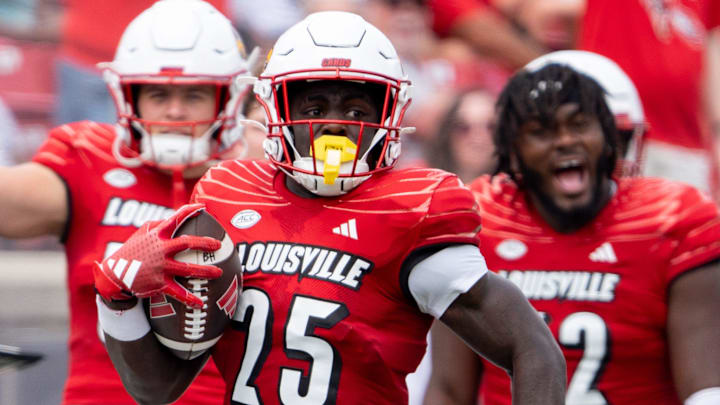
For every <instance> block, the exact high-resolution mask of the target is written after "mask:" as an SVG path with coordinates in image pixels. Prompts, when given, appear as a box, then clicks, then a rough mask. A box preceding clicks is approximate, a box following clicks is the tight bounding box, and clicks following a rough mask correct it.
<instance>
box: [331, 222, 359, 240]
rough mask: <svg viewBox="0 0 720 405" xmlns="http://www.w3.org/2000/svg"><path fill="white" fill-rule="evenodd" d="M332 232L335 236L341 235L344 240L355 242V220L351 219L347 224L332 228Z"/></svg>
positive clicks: (356, 235) (356, 237) (356, 234)
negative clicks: (353, 240)
mask: <svg viewBox="0 0 720 405" xmlns="http://www.w3.org/2000/svg"><path fill="white" fill-rule="evenodd" d="M332 231H333V233H334V234H336V235H342V236H344V237H346V238H350V239H355V240H357V239H358V233H357V225H356V223H355V218H353V219H351V220H349V221H347V222H343V223H342V224H340V226H336V227H335V228H333V230H332Z"/></svg>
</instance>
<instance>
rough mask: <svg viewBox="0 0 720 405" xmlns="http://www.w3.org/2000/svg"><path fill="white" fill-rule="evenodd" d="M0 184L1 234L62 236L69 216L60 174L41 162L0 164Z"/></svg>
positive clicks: (7, 236) (21, 236) (9, 235)
mask: <svg viewBox="0 0 720 405" xmlns="http://www.w3.org/2000/svg"><path fill="white" fill-rule="evenodd" d="M0 184H2V185H3V198H2V200H1V202H0V218H2V221H0V236H3V237H6V238H27V237H34V236H41V235H58V236H60V234H61V233H62V231H63V229H64V228H65V222H66V221H67V218H68V198H67V192H66V189H65V185H64V184H63V182H62V180H61V179H60V177H59V176H58V175H57V174H55V173H54V172H53V171H52V170H50V169H49V168H47V167H45V166H43V165H40V164H38V163H25V164H22V165H18V166H13V167H0Z"/></svg>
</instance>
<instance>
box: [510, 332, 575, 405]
mask: <svg viewBox="0 0 720 405" xmlns="http://www.w3.org/2000/svg"><path fill="white" fill-rule="evenodd" d="M528 346H532V347H528V349H527V350H525V351H523V352H520V353H518V354H516V356H515V357H514V359H513V373H512V399H513V404H523V405H530V404H533V405H534V404H538V405H540V404H564V403H565V384H566V371H565V359H564V358H563V357H562V354H561V352H560V351H559V350H558V348H557V346H556V345H555V344H552V345H548V344H547V343H545V342H543V341H535V342H534V343H532V344H528Z"/></svg>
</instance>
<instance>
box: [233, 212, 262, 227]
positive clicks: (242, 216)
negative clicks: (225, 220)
mask: <svg viewBox="0 0 720 405" xmlns="http://www.w3.org/2000/svg"><path fill="white" fill-rule="evenodd" d="M260 218H262V217H261V216H260V214H258V212H257V211H255V210H242V211H240V212H238V213H237V214H235V216H233V217H232V219H231V220H230V223H231V224H232V226H234V227H235V228H238V229H247V228H250V227H252V226H254V225H255V224H257V223H258V222H259V221H260Z"/></svg>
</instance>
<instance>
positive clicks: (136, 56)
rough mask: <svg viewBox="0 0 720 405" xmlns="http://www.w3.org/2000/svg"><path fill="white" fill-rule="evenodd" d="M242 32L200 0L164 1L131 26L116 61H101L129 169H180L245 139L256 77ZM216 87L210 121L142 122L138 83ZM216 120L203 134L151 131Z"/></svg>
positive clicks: (120, 152) (116, 149) (121, 156)
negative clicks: (245, 110)
mask: <svg viewBox="0 0 720 405" xmlns="http://www.w3.org/2000/svg"><path fill="white" fill-rule="evenodd" d="M251 63H252V61H249V60H248V58H246V55H245V49H244V45H243V42H242V39H241V38H240V36H239V34H238V33H237V31H236V30H235V29H234V28H233V26H232V24H231V23H230V21H229V20H228V19H227V18H226V17H225V16H223V15H222V14H221V13H220V12H218V11H217V10H216V9H215V8H214V7H213V6H212V5H210V4H208V3H206V2H204V1H201V0H161V1H158V2H156V3H155V4H153V5H152V6H151V7H150V8H148V9H147V10H145V11H143V12H142V13H141V14H140V15H138V16H137V17H136V18H135V19H134V20H133V21H132V22H131V23H130V24H129V25H128V27H127V28H126V29H125V32H124V33H123V35H122V37H121V39H120V43H119V45H118V47H117V51H116V54H115V59H114V60H113V61H112V62H106V63H100V64H98V67H99V68H101V69H102V71H103V77H104V79H105V81H106V82H107V84H108V87H109V90H110V93H111V94H112V96H113V98H114V100H115V104H116V107H117V112H118V124H117V126H116V127H117V133H118V136H117V138H116V140H115V144H114V145H113V153H114V154H115V156H116V158H118V160H119V161H120V162H122V163H124V164H126V165H129V166H138V165H140V164H149V165H153V166H156V167H159V168H165V169H172V170H178V169H183V168H187V167H190V166H195V165H199V164H202V163H205V162H207V161H209V160H215V159H219V158H220V156H221V154H222V153H223V152H225V151H226V150H228V149H229V148H230V147H231V146H233V145H234V144H235V143H236V142H238V141H241V138H242V126H240V125H238V121H243V117H242V114H241V111H242V104H243V101H244V99H245V95H246V94H247V93H248V92H249V89H250V85H251V84H252V83H253V82H254V80H255V79H254V78H253V77H251V76H250V73H249V67H250V64H251ZM149 83H155V84H211V85H215V86H217V92H216V94H217V105H216V111H217V116H216V117H215V118H213V119H212V120H208V121H203V122H200V121H184V122H159V121H149V120H144V119H142V117H140V116H139V114H138V111H137V106H136V102H137V88H138V86H137V85H141V84H149ZM197 125H210V128H209V129H208V130H207V131H206V132H205V133H204V134H202V136H200V137H195V138H193V137H191V136H187V135H181V134H173V133H156V134H152V131H151V128H152V127H153V126H163V127H165V128H167V127H171V128H172V127H175V128H180V127H185V128H187V127H192V128H193V129H194V127H195V126H197Z"/></svg>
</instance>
